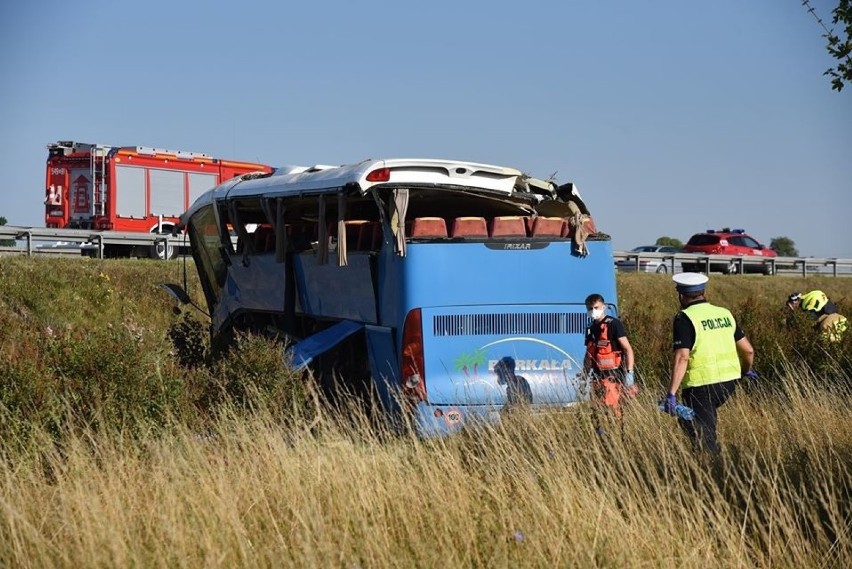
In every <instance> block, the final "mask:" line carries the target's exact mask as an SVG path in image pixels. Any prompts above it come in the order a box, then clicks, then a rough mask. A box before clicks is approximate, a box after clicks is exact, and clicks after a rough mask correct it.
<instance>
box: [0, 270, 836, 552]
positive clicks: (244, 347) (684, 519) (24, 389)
mask: <svg viewBox="0 0 852 569" xmlns="http://www.w3.org/2000/svg"><path fill="white" fill-rule="evenodd" d="M618 278H619V294H620V298H619V304H620V309H621V315H622V317H623V319H624V321H625V325H626V327H627V330H628V334H629V336H630V339H631V342H632V343H633V345H634V347H635V350H636V354H637V362H638V363H637V369H638V370H639V375H640V382H642V383H643V384H644V386H645V389H644V390H643V392H642V393H641V394H640V396H639V398H638V399H637V400H636V401H635V402H634V403H633V404H632V405H631V406H630V408H628V409H627V412H626V417H625V420H624V423H623V429H622V428H621V427H622V426H621V425H616V424H607V436H606V437H604V438H603V439H601V438H599V437H597V436H596V435H595V434H594V430H593V424H594V423H593V420H592V417H591V412H590V410H589V409H588V408H587V407H585V406H582V405H581V406H577V407H576V408H574V410H573V411H571V412H562V413H554V414H549V413H543V414H536V415H527V414H524V413H516V414H513V415H511V416H510V417H509V419H508V420H506V421H504V422H503V423H502V424H500V425H499V426H496V427H493V428H482V429H471V430H470V431H468V432H465V433H463V434H461V435H459V436H455V437H451V438H448V439H441V440H434V441H422V440H417V439H415V438H411V437H406V436H390V435H389V434H387V433H383V432H381V431H377V430H374V427H372V426H371V423H370V421H368V420H366V419H364V418H359V417H358V416H357V415H356V414H353V415H346V419H343V418H341V417H340V416H339V415H336V414H331V413H329V412H328V411H327V410H326V409H325V408H324V407H323V406H322V405H320V404H319V402H318V400H317V398H316V396H315V394H314V391H313V389H312V387H311V385H310V382H308V381H306V378H304V377H302V376H301V375H299V374H294V373H292V372H291V371H290V370H288V369H286V368H285V367H284V366H283V364H282V363H281V358H280V347H278V346H276V345H274V344H272V343H271V342H268V341H266V340H264V339H262V338H257V337H250V336H242V337H240V338H239V339H238V341H239V342H240V346H239V347H240V349H239V350H236V351H234V352H232V353H231V354H230V355H229V356H228V357H226V358H224V359H221V360H218V361H212V360H211V359H210V358H209V357H207V353H206V348H207V345H206V343H205V342H206V339H205V337H204V335H205V334H204V330H205V328H204V326H205V325H206V324H205V323H204V321H203V320H202V319H195V318H194V317H190V318H189V319H187V317H186V315H184V316H175V315H174V314H173V313H172V312H171V308H172V304H171V302H170V301H169V300H168V297H167V296H166V295H165V293H164V292H163V291H161V290H159V289H158V288H157V284H159V283H160V282H165V281H172V282H180V281H181V279H182V277H181V268H180V264H179V263H157V262H152V261H107V262H104V261H97V260H78V259H74V260H71V259H26V258H4V259H0V293H2V296H0V566H3V567H5V566H9V567H81V566H82V567H116V566H144V567H149V566H154V567H198V566H222V567H234V566H246V567H257V566H275V567H280V566H296V567H346V568H349V567H362V568H367V567H433V566H443V565H456V566H464V567H566V566H569V567H574V566H580V567H587V566H601V567H625V566H632V567H639V566H653V567H708V566H709V567H728V566H742V567H778V566H780V567H817V566H818V567H838V568H840V567H846V566H849V565H850V562H852V537H850V525H852V495H850V494H852V471H850V469H852V429H850V428H849V424H850V421H852V410H850V408H849V404H848V402H849V400H850V397H852V387H850V375H852V374H850V360H851V359H852V358H851V357H850V354H852V347H850V346H851V345H852V344H850V341H852V334H849V335H847V338H845V339H844V341H843V342H842V343H840V344H838V345H829V346H826V345H824V344H821V343H820V342H818V341H817V339H816V337H815V335H814V334H813V333H812V332H811V331H810V330H809V329H808V328H807V326H808V323H807V322H801V323H799V324H800V326H799V327H794V328H792V329H791V328H788V327H787V326H786V324H785V319H784V313H783V310H782V307H783V302H784V300H785V299H786V296H787V294H789V292H791V291H792V290H797V289H798V290H806V289H810V288H821V289H822V290H824V291H825V292H827V293H828V294H829V296H830V297H832V299H834V300H835V301H837V302H838V304H839V305H840V306H841V309H842V311H845V312H847V313H849V310H848V307H850V304H852V295H850V292H852V290H851V289H852V281H847V279H843V278H839V279H832V278H828V277H823V278H809V279H807V280H803V279H801V278H797V277H759V276H755V277H749V276H745V277H744V276H736V277H723V276H716V275H714V276H713V277H712V279H711V283H710V286H709V289H708V296H709V298H710V300H711V301H713V302H718V303H720V304H723V305H726V306H728V307H730V308H731V309H732V310H733V311H734V314H735V316H737V318H738V319H739V320H741V321H742V323H743V325H744V327H745V329H746V332H747V333H748V335H749V337H750V338H751V339H752V342H753V343H754V345H755V348H756V351H757V360H756V361H757V369H758V371H759V372H760V373H761V379H760V380H759V381H757V382H753V383H750V384H747V385H743V389H740V390H738V393H737V394H736V395H735V396H734V397H733V399H732V400H731V402H730V403H728V404H727V405H726V406H725V407H724V408H723V410H722V413H721V417H720V429H719V437H720V441H721V444H722V446H723V448H724V457H725V459H724V461H723V463H722V464H721V465H719V466H717V467H715V468H711V467H710V466H708V465H706V464H704V463H703V461H702V460H700V459H699V458H698V457H696V456H695V455H693V454H692V452H691V451H690V449H689V446H688V445H687V443H686V440H685V438H684V437H683V435H682V434H681V433H680V432H679V430H678V429H677V427H676V423H675V422H674V421H673V420H672V419H671V418H670V417H668V416H665V415H662V414H660V413H659V412H657V411H656V406H655V401H656V398H657V394H658V393H659V391H660V389H661V387H662V384H663V381H664V378H665V377H666V376H667V369H668V357H669V355H670V352H671V348H670V345H669V344H670V335H671V330H670V328H671V317H672V316H673V315H674V313H675V312H676V310H677V308H678V307H677V304H676V302H677V299H676V295H675V294H674V290H673V284H672V282H671V279H670V277H665V276H658V275H630V274H622V275H619V277H618ZM190 290H191V292H192V294H193V296H194V297H195V298H196V300H197V301H200V294H199V291H198V285H197V281H196V280H195V278H194V275H193V273H192V267H190ZM172 339H176V340H178V342H177V344H178V346H180V347H176V345H175V343H173V341H172Z"/></svg>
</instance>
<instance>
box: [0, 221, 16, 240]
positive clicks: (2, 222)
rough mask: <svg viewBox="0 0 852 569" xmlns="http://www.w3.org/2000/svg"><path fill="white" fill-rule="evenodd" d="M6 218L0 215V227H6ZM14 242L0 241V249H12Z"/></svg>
mask: <svg viewBox="0 0 852 569" xmlns="http://www.w3.org/2000/svg"><path fill="white" fill-rule="evenodd" d="M6 223H7V221H6V218H5V217H3V216H2V215H0V225H6ZM14 246H15V240H14V239H0V247H14Z"/></svg>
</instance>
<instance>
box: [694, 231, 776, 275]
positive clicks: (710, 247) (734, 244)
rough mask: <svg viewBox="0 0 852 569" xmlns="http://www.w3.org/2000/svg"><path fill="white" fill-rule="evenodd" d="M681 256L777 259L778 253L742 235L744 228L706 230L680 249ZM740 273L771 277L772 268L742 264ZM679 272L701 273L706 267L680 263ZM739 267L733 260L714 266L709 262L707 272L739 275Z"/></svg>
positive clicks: (756, 264)
mask: <svg viewBox="0 0 852 569" xmlns="http://www.w3.org/2000/svg"><path fill="white" fill-rule="evenodd" d="M683 252H684V253H705V254H709V255H728V256H732V255H736V256H746V255H748V256H755V257H767V258H772V257H777V256H778V253H776V252H775V251H773V250H772V249H770V248H769V247H766V246H765V245H761V244H760V242H758V241H757V239H755V238H754V237H752V236H750V235H749V234H747V233H746V232H745V230H744V229H727V228H726V229H722V230H714V229H708V230H707V231H705V232H703V233H696V234H695V235H693V236H692V237H690V238H689V241H687V243H686V245H685V246H684V247H683ZM742 269H743V272H748V273H763V274H765V275H771V274H772V273H773V268H772V264H771V263H743V265H742ZM683 270H684V271H687V272H705V271H706V270H707V267H706V265H705V263H704V262H701V261H699V262H689V261H684V262H683ZM739 270H740V264H739V262H738V261H737V260H722V261H719V262H718V263H716V262H713V261H711V262H710V271H715V272H721V273H725V274H728V275H730V274H734V273H737V272H739Z"/></svg>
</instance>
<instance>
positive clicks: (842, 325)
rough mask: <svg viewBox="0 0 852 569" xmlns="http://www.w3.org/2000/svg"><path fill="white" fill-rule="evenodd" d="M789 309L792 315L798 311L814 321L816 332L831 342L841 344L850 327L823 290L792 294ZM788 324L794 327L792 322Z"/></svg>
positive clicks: (789, 298) (788, 302)
mask: <svg viewBox="0 0 852 569" xmlns="http://www.w3.org/2000/svg"><path fill="white" fill-rule="evenodd" d="M787 308H788V309H789V310H790V313H791V315H794V314H795V313H796V311H797V310H801V311H802V312H803V313H804V314H806V315H807V316H808V318H810V319H811V320H813V321H814V326H813V327H814V330H816V331H817V332H818V333H819V334H820V337H822V338H823V339H825V340H827V341H829V342H839V341H840V340H841V338H842V337H843V333H844V332H846V329H847V328H848V327H849V322H848V320H847V319H846V317H845V316H843V315H842V314H839V313H838V312H837V306H836V305H835V304H834V303H833V302H831V301H830V300H829V299H828V296H827V295H826V294H825V293H824V292H822V291H821V290H812V291H808V292H805V293H801V292H794V293H792V294H790V296H788V297H787ZM788 324H789V325H792V321H790V320H788Z"/></svg>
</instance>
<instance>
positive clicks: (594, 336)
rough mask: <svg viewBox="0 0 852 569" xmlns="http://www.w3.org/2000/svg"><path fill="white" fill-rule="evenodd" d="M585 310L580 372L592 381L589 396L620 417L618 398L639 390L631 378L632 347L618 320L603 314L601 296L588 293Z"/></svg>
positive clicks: (603, 304) (604, 306)
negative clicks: (587, 312)
mask: <svg viewBox="0 0 852 569" xmlns="http://www.w3.org/2000/svg"><path fill="white" fill-rule="evenodd" d="M586 309H587V310H588V311H589V319H590V320H591V323H590V324H589V327H588V328H586V357H585V360H584V362H583V369H584V370H585V371H586V373H587V374H589V375H591V379H592V397H593V399H594V400H596V401H597V403H598V404H602V405H604V406H606V407H609V408H610V409H612V410H613V411H614V412H615V416H616V417H618V418H620V417H621V395H622V392H624V394H625V395H627V396H634V395H635V394H636V392H638V391H639V388H638V386H636V384H635V381H634V376H633V348H632V347H631V346H630V341H629V340H628V339H627V334H626V333H625V332H624V325H623V324H622V323H621V320H619V319H618V318H614V317H612V316H609V315H608V314H607V313H606V304H605V300H604V297H603V296H601V295H600V294H590V295H589V296H588V298H586Z"/></svg>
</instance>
